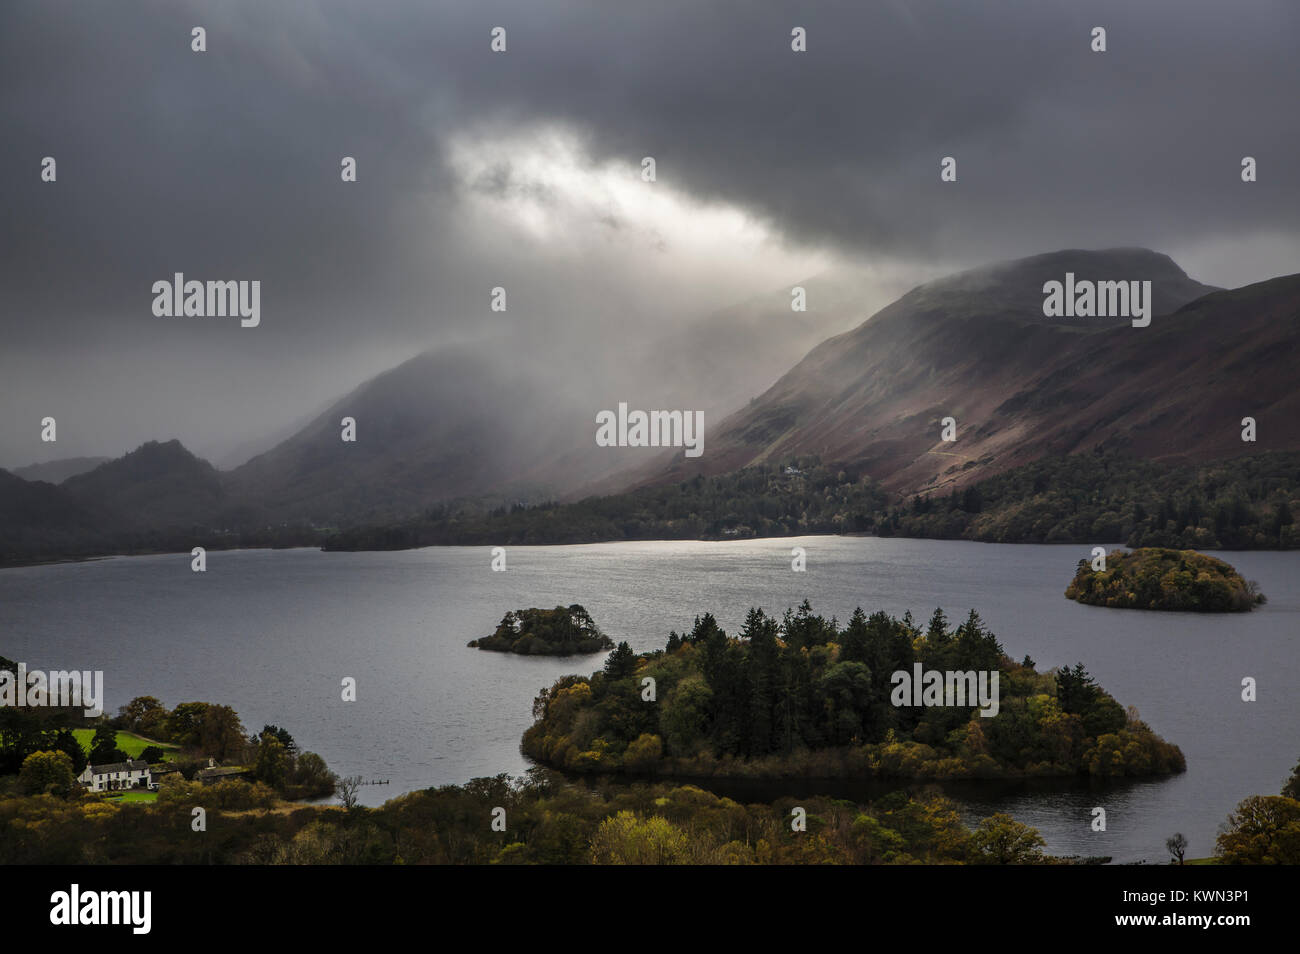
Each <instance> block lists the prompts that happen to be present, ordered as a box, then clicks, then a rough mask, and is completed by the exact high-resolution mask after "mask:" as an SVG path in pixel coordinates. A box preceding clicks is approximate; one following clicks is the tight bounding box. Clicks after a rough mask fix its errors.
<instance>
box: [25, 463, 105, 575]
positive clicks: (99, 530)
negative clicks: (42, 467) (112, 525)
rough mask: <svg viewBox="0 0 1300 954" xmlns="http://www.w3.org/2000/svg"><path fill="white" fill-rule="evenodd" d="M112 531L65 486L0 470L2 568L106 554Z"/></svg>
mask: <svg viewBox="0 0 1300 954" xmlns="http://www.w3.org/2000/svg"><path fill="white" fill-rule="evenodd" d="M107 529H108V528H107V526H106V521H105V520H104V519H103V517H102V515H101V514H99V513H97V512H95V511H94V510H93V509H92V508H88V507H84V506H83V505H82V504H81V503H80V502H78V501H77V500H76V499H75V498H73V497H72V496H71V495H70V494H69V493H68V492H67V491H66V490H64V489H63V488H62V487H56V486H54V485H53V484H49V483H45V482H43V481H39V482H32V481H26V480H23V479H22V478H20V477H15V476H14V475H13V474H11V473H10V472H9V471H7V470H0V566H3V565H5V564H12V563H27V562H37V561H40V560H53V559H61V558H65V557H68V556H87V555H90V554H93V553H97V552H103V549H102V548H103V547H106V546H107V545H108V542H109V538H108V535H107V532H106V531H107Z"/></svg>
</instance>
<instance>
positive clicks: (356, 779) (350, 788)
mask: <svg viewBox="0 0 1300 954" xmlns="http://www.w3.org/2000/svg"><path fill="white" fill-rule="evenodd" d="M360 790H361V776H360V775H349V776H348V777H347V778H341V779H339V791H338V795H339V801H340V802H342V803H343V807H344V808H346V809H347V810H348V811H352V809H354V808H356V807H357V793H358V792H359V791H360ZM1180 837H1181V836H1180Z"/></svg>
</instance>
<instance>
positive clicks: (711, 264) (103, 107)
mask: <svg viewBox="0 0 1300 954" xmlns="http://www.w3.org/2000/svg"><path fill="white" fill-rule="evenodd" d="M604 6H605V7H607V9H602V8H601V5H596V4H590V3H587V2H568V3H566V2H554V0H548V2H545V3H534V2H516V3H492V2H473V3H468V2H462V3H458V4H429V3H427V2H403V3H398V2H393V3H385V4H372V5H367V4H360V3H355V2H352V3H343V2H331V0H322V2H318V3H313V4H293V5H273V4H265V3H262V2H253V0H230V2H222V3H203V4H197V3H178V2H175V0H167V2H162V0H157V2H141V0H135V2H129V0H128V2H120V3H114V4H111V5H110V4H99V5H91V4H85V3H80V2H64V0H41V2H36V0H16V2H13V3H8V4H6V5H5V6H4V8H3V10H0V122H2V123H3V128H4V129H5V137H4V145H3V148H2V151H0V176H2V177H3V178H2V179H0V181H3V183H4V185H3V193H4V200H5V201H4V207H5V210H6V214H5V216H4V217H3V220H2V224H0V323H2V324H0V332H2V333H3V337H4V348H3V350H0V375H2V376H3V384H0V397H2V398H3V402H4V407H5V414H4V415H3V416H2V417H0V464H4V465H10V466H13V465H19V464H23V463H27V462H29V461H32V460H38V459H47V458H50V457H64V456H74V455H78V454H118V453H121V452H123V451H125V450H127V449H129V448H130V447H132V446H134V445H135V444H138V443H139V442H140V441H143V440H146V439H149V438H167V437H172V436H176V437H180V438H181V439H182V440H183V441H184V442H185V443H187V444H188V445H190V446H192V447H194V448H196V449H197V450H199V451H200V452H204V453H208V454H211V455H213V456H215V457H218V458H220V457H222V455H225V454H233V453H234V451H235V449H236V448H238V447H240V446H246V445H245V443H244V442H247V441H250V440H257V439H260V438H263V437H265V436H266V435H267V434H268V433H271V432H274V431H275V430H276V429H277V428H284V427H287V426H289V425H291V424H292V423H293V422H295V421H297V420H299V419H301V418H302V417H303V416H304V415H307V414H309V413H311V412H312V411H314V410H316V409H318V408H319V407H321V406H322V405H323V404H324V403H325V402H327V401H329V400H331V399H333V398H335V397H337V396H338V395H339V394H340V393H342V392H343V391H345V390H347V389H348V388H350V387H352V386H354V385H355V384H357V383H359V382H361V381H362V380H364V379H366V378H368V377H369V376H371V375H373V374H374V373H376V372H378V371H380V370H382V369H383V368H386V367H388V366H390V365H392V364H395V363H397V362H398V361H400V360H402V359H404V358H406V357H408V356H409V355H411V354H412V353H414V352H416V351H418V350H421V349H423V348H426V347H430V346H436V345H438V344H443V343H451V342H456V343H464V342H469V343H476V344H478V345H480V346H481V347H484V348H490V349H492V350H493V353H495V354H497V355H499V356H500V357H501V359H502V360H503V361H519V360H531V361H545V362H548V363H550V364H552V365H553V366H554V367H555V368H556V369H557V376H561V377H565V378H566V387H569V388H571V389H578V390H581V389H582V388H584V387H585V388H589V389H590V393H591V395H592V399H593V400H595V401H596V402H597V404H598V405H601V404H607V403H608V394H609V389H610V388H612V387H619V388H622V389H624V390H634V389H636V388H637V387H647V388H648V387H653V386H655V383H656V382H658V383H659V384H660V385H663V384H664V382H667V383H668V385H670V386H678V384H679V383H680V386H682V387H686V386H687V385H686V383H685V382H677V380H676V379H675V378H674V367H675V357H674V354H673V353H672V351H671V348H672V345H671V342H672V341H674V340H676V339H675V336H676V335H678V333H679V332H683V331H685V330H686V329H688V328H695V329H697V330H699V332H700V333H701V334H704V335H706V336H707V334H708V322H709V321H710V320H711V319H710V317H709V316H710V315H712V314H713V313H714V312H715V311H717V310H719V309H724V308H727V307H728V306H731V305H734V304H736V303H738V302H744V301H748V300H751V299H754V298H756V297H758V296H762V295H764V294H765V293H770V292H773V291H780V290H782V289H783V288H784V289H788V287H789V286H790V285H791V284H793V283H795V282H797V281H801V280H803V279H806V278H809V277H810V276H813V275H815V274H818V273H826V272H829V273H840V272H844V271H846V270H853V274H854V275H855V276H856V277H855V282H856V284H855V285H854V288H855V289H856V292H855V298H854V300H853V304H850V305H844V306H842V308H841V310H840V311H839V312H837V313H836V314H834V315H829V316H826V317H825V318H824V319H823V324H821V325H815V324H814V325H812V326H809V327H807V328H805V329H802V330H801V331H800V332H799V334H793V333H790V334H787V335H786V337H787V338H788V339H789V341H790V347H791V348H794V347H795V346H796V345H797V346H798V347H806V346H807V345H810V344H812V343H813V342H814V341H815V340H817V339H818V338H820V337H822V336H824V335H826V334H830V333H834V332H837V331H840V330H843V329H844V328H845V327H848V326H850V325H852V324H855V323H856V322H857V321H858V320H860V319H861V318H863V317H865V316H866V315H867V314H869V313H870V312H871V311H872V310H874V309H875V308H876V307H879V306H880V305H882V304H884V303H885V302H886V301H887V300H889V298H891V297H893V296H894V295H896V294H897V293H899V292H900V291H902V290H905V289H906V288H907V287H909V286H910V284H913V283H914V282H915V281H917V280H920V279H922V278H924V277H928V276H929V275H933V274H936V273H938V272H942V271H945V270H948V269H951V268H955V267H962V266H967V265H974V264H979V263H981V262H985V261H990V260H994V259H998V258H1004V257H1011V256H1016V255H1023V254H1031V253H1034V252H1038V251H1044V250H1050V249H1055V248H1062V247H1102V246H1115V245H1145V246H1149V247H1152V248H1156V249H1158V250H1161V251H1166V252H1168V253H1170V254H1171V255H1173V257H1174V258H1175V260H1177V261H1178V262H1179V263H1180V264H1182V265H1183V266H1184V267H1185V268H1186V269H1187V270H1188V271H1189V273H1190V274H1192V275H1193V277H1195V278H1198V279H1200V280H1202V281H1206V282H1209V283H1212V284H1219V285H1228V286H1234V285H1240V284H1244V283H1246V282H1250V281H1256V280H1260V279H1263V278H1268V277H1272V276H1273V275H1277V274H1282V273H1286V272H1292V271H1295V270H1296V265H1295V263H1296V262H1297V261H1298V260H1300V254H1297V253H1298V252H1300V223H1297V216H1296V212H1295V210H1296V209H1297V208H1300V194H1297V193H1298V192H1300V189H1298V188H1297V185H1296V177H1295V175H1294V170H1295V167H1296V157H1297V153H1298V147H1300V134H1298V131H1297V121H1296V118H1295V108H1294V93H1295V90H1296V89H1297V88H1300V59H1297V57H1295V55H1294V48H1293V46H1294V43H1293V41H1294V37H1295V36H1297V35H1300V29H1298V28H1300V8H1298V7H1297V6H1296V5H1295V4H1294V3H1291V2H1288V0H1276V2H1269V0H1242V2H1238V3H1235V4H1223V3H1220V2H1214V0H1201V2H1190V0H1167V2H1148V3H1143V4H1140V5H1138V4H1132V3H1131V2H1125V0H1119V2H1098V3H1065V2H1055V3H1053V2H1042V0H1020V2H1006V3H998V4H972V3H969V2H967V0H924V2H914V0H907V2H904V0H896V2H885V3H880V4H857V3H832V2H826V3H819V4H816V5H809V4H795V3H755V2H723V3H700V2H689V3H688V2H658V3H653V4H617V5H615V4H609V5H604ZM196 25H201V26H204V27H205V28H206V29H207V33H208V52H206V53H203V54H198V53H193V52H191V50H190V45H189V34H190V29H191V28H192V27H193V26H196ZM795 25H798V26H803V27H805V28H806V29H807V31H808V52H807V53H805V54H794V53H792V52H791V51H790V45H789V37H790V29H791V27H793V26H795ZM1098 25H1100V26H1104V27H1106V29H1107V30H1108V35H1109V50H1108V52H1106V53H1104V54H1096V53H1093V52H1091V51H1090V49H1089V44H1088V40H1089V32H1090V30H1091V28H1092V27H1093V26H1098ZM494 26H503V27H505V28H506V29H507V31H508V51H507V52H506V53H504V54H493V53H491V52H490V50H489V48H488V43H489V31H490V29H491V28H492V27H494ZM46 155H50V156H54V157H55V158H56V159H57V160H58V173H59V178H58V182H57V183H56V184H53V185H49V184H45V183H41V182H40V181H39V177H38V172H39V162H40V159H41V157H43V156H46ZM345 155H349V156H355V157H356V158H357V161H358V170H359V181H358V182H357V183H356V184H354V185H344V184H343V183H341V182H340V181H339V160H340V158H341V157H342V156H345ZM646 155H651V156H654V157H655V159H656V161H657V166H658V169H657V171H658V181H657V182H656V183H654V184H653V185H649V184H646V183H643V182H641V181H640V177H639V164H640V159H641V157H642V156H646ZM948 155H951V156H955V157H956V158H957V161H958V173H959V181H958V182H957V183H956V184H943V183H940V182H939V178H938V166H939V160H940V158H941V157H943V156H948ZM1244 155H1252V156H1255V157H1256V158H1257V159H1258V161H1259V175H1260V181H1259V182H1257V183H1254V184H1252V185H1244V184H1243V183H1241V181H1240V179H1239V176H1238V169H1239V164H1240V160H1241V157H1242V156H1244ZM175 271H184V272H185V273H186V274H187V275H189V276H191V277H196V278H241V279H259V280H261V281H262V288H263V297H262V314H263V320H262V324H261V326H260V327H259V328H258V329H256V330H255V331H253V330H241V329H239V328H238V327H236V326H234V325H231V324H229V323H222V322H219V321H216V322H213V321H192V322H185V321H183V320H182V321H164V320H161V319H157V318H154V317H153V316H152V314H151V312H150V310H149V305H150V301H151V295H150V292H149V288H150V285H151V284H152V282H153V281H155V280H157V279H160V278H167V277H169V276H170V275H171V274H172V273H173V272H175ZM496 285H503V286H505V287H506V288H507V290H508V294H509V303H510V307H509V311H508V312H507V313H506V314H504V315H502V314H494V313H492V312H490V311H489V310H488V293H489V290H490V289H491V288H492V287H493V286H496ZM816 304H817V302H816V300H815V299H814V300H813V301H811V302H810V306H811V307H812V308H813V310H814V312H815V311H816ZM773 333H774V334H776V333H777V330H774V331H773ZM647 354H651V355H658V360H656V361H647V360H645V356H646V355H647ZM797 357H798V354H797V353H796V354H792V355H791V356H790V359H789V361H788V362H786V363H792V362H793V360H794V359H795V358H797ZM770 370H771V369H769V368H763V369H760V370H759V371H756V380H755V385H754V388H753V390H754V391H755V392H757V391H758V390H761V388H762V387H765V386H766V385H767V384H769V383H770V380H759V378H761V377H762V375H763V374H766V373H768V371H770ZM772 373H775V372H774V371H773V372H772ZM470 397H471V399H472V396H470ZM676 403H677V404H683V403H685V402H676ZM46 414H52V415H54V416H56V417H58V419H59V421H60V425H59V426H60V435H59V436H60V440H59V443H58V445H54V446H57V452H56V451H54V450H53V449H52V446H51V445H42V444H40V442H39V439H38V427H37V422H39V419H40V418H41V417H43V416H45V415H46Z"/></svg>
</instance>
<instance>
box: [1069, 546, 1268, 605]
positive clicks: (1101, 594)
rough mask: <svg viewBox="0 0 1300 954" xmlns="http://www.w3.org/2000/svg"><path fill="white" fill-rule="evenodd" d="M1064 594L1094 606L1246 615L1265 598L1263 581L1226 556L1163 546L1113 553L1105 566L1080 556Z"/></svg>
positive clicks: (1108, 556) (1108, 555) (1108, 557)
mask: <svg viewBox="0 0 1300 954" xmlns="http://www.w3.org/2000/svg"><path fill="white" fill-rule="evenodd" d="M1065 595H1066V597H1067V598H1068V599H1072V600H1076V601H1078V602H1080V603H1087V604H1089V605H1091V606H1113V607H1118V608H1121V609H1152V610H1190V611H1192V612H1197V613H1244V612H1248V611H1250V610H1252V609H1254V608H1255V607H1256V606H1257V605H1259V604H1260V603H1263V602H1264V601H1265V599H1264V594H1263V593H1261V592H1259V585H1258V584H1256V583H1255V582H1253V581H1250V582H1248V581H1246V580H1244V579H1242V577H1241V574H1240V573H1238V572H1237V571H1236V570H1235V569H1233V568H1232V567H1231V566H1229V565H1228V564H1227V563H1224V562H1223V561H1222V560H1219V559H1216V558H1215V557H1212V556H1206V555H1205V554H1203V553H1197V552H1196V551H1195V550H1170V549H1166V548H1163V547H1143V548H1140V549H1137V550H1132V551H1129V552H1125V551H1123V550H1115V551H1112V552H1111V553H1109V554H1107V555H1106V562H1105V568H1104V569H1096V570H1094V569H1093V566H1092V564H1091V563H1089V561H1087V560H1080V561H1079V568H1078V570H1077V572H1076V573H1075V574H1074V579H1073V580H1071V581H1070V585H1069V586H1068V587H1066V590H1065Z"/></svg>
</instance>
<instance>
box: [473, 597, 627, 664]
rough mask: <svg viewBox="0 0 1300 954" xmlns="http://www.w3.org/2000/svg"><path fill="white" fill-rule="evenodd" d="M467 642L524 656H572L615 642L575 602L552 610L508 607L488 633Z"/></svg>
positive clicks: (480, 647) (602, 648) (605, 647)
mask: <svg viewBox="0 0 1300 954" xmlns="http://www.w3.org/2000/svg"><path fill="white" fill-rule="evenodd" d="M468 645H469V646H470V648H478V649H488V650H492V651H493V652H499V653H520V654H522V655H525V656H575V655H579V654H590V653H599V652H605V651H606V650H610V649H613V648H614V641H613V640H612V639H610V638H609V637H608V636H606V635H605V634H604V633H602V632H601V631H600V629H599V627H597V626H596V623H595V621H593V620H592V618H591V614H590V613H588V612H587V611H586V610H585V609H583V608H582V607H581V606H579V605H578V604H577V603H574V604H573V605H572V606H569V607H564V606H557V607H555V609H551V610H545V609H536V608H534V609H521V610H511V611H510V612H509V613H506V615H505V616H503V617H502V619H501V622H500V623H499V624H498V625H497V628H496V631H495V632H494V633H493V634H492V635H491V636H484V637H483V638H482V639H472V640H470V641H469V644H468Z"/></svg>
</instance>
